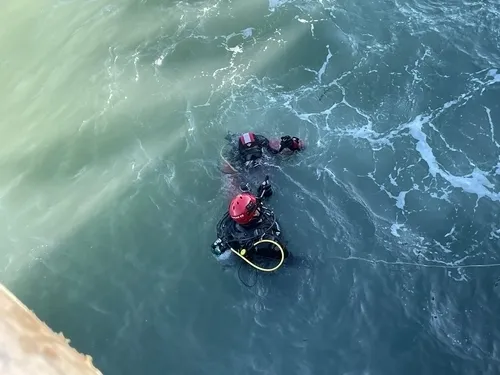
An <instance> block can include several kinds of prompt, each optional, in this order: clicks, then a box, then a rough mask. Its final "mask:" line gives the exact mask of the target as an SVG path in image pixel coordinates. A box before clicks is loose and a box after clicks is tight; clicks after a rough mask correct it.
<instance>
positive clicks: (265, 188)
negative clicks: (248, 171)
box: [257, 176, 273, 198]
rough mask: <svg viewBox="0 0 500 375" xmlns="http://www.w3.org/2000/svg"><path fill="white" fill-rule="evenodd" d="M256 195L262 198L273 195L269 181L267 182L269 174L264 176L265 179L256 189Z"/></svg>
mask: <svg viewBox="0 0 500 375" xmlns="http://www.w3.org/2000/svg"><path fill="white" fill-rule="evenodd" d="M257 195H258V196H259V197H262V198H269V197H270V196H271V195H273V188H272V187H271V183H270V182H269V176H266V179H265V180H264V182H263V183H261V184H260V185H259V188H258V189H257Z"/></svg>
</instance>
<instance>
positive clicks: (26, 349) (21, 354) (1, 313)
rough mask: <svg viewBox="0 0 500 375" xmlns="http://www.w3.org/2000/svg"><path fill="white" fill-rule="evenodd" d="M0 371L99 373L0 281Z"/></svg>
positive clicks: (18, 374)
mask: <svg viewBox="0 0 500 375" xmlns="http://www.w3.org/2000/svg"><path fill="white" fill-rule="evenodd" d="M0 374H2V375H28V374H29V375H61V374H64V375H102V373H101V372H100V371H99V370H98V369H96V368H95V367H94V366H93V364H92V358H91V357H90V356H87V355H83V354H81V353H79V352H78V351H76V350H75V349H73V348H72V347H71V346H70V345H69V340H67V339H66V338H64V336H63V335H62V334H56V333H54V332H53V331H52V330H51V329H50V328H49V327H48V326H47V325H46V324H45V323H43V322H42V321H41V320H40V319H38V318H37V317H36V315H35V314H34V313H33V312H32V311H31V310H29V309H28V308H27V307H26V306H25V305H24V304H23V303H22V302H21V301H19V300H18V299H17V298H16V297H15V296H14V295H13V294H12V293H11V292H10V291H9V290H8V289H7V288H5V287H4V286H3V285H2V284H0Z"/></svg>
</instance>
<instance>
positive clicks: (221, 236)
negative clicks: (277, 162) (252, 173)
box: [212, 176, 288, 262]
mask: <svg viewBox="0 0 500 375" xmlns="http://www.w3.org/2000/svg"><path fill="white" fill-rule="evenodd" d="M241 190H242V191H241V193H240V194H238V195H236V196H235V197H234V198H233V199H232V200H231V203H230V204H229V207H228V210H227V212H226V213H225V214H224V216H223V217H222V218H221V219H220V220H219V222H218V224H217V240H216V241H215V242H214V243H213V244H212V253H213V254H214V255H215V256H216V257H217V258H224V257H225V256H227V255H229V254H230V253H231V252H233V251H235V252H237V253H238V254H239V255H240V256H243V257H245V258H246V259H248V260H250V261H251V262H253V261H254V260H255V259H256V258H258V257H262V258H267V259H278V260H281V259H282V258H287V257H288V251H287V250H286V248H285V246H284V244H283V243H282V239H281V229H280V226H279V224H278V222H277V221H276V217H275V215H274V212H273V211H272V210H271V209H270V208H268V207H266V206H265V205H264V204H263V200H264V199H265V198H268V197H270V196H271V195H272V187H271V184H270V183H269V177H268V176H266V179H265V180H264V182H263V183H262V184H260V186H259V188H258V191H257V196H255V195H253V194H252V193H251V192H250V191H249V189H248V187H247V186H245V185H243V186H242V187H241ZM261 240H269V241H264V242H260V243H259V241H261ZM276 244H278V245H279V247H281V249H282V250H283V253H284V254H282V253H281V250H280V249H279V248H278V246H276ZM227 252H229V254H227Z"/></svg>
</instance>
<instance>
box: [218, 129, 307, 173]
mask: <svg viewBox="0 0 500 375" xmlns="http://www.w3.org/2000/svg"><path fill="white" fill-rule="evenodd" d="M235 138H236V135H234V134H231V133H228V135H227V136H226V140H228V141H229V142H230V143H231V146H232V148H231V150H230V151H229V153H228V155H227V158H224V157H223V158H224V161H225V162H226V165H225V166H224V168H223V171H224V172H225V173H237V172H241V171H243V170H249V169H251V168H254V167H256V166H258V165H260V164H261V160H262V157H263V156H264V153H263V150H264V149H265V150H266V151H267V152H269V153H270V154H272V155H276V154H280V153H283V151H287V152H289V153H290V152H291V153H294V152H296V151H301V150H303V149H304V142H303V141H302V140H301V139H299V138H298V137H291V136H289V135H285V136H283V137H281V140H280V142H279V144H278V141H277V140H272V141H270V140H269V139H268V138H266V137H265V136H263V135H260V134H255V133H253V132H247V133H243V134H241V135H240V136H238V138H237V139H238V141H237V145H236V144H235V143H236V142H235V141H236V139H235Z"/></svg>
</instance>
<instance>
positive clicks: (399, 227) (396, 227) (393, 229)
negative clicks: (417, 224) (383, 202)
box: [391, 223, 405, 237]
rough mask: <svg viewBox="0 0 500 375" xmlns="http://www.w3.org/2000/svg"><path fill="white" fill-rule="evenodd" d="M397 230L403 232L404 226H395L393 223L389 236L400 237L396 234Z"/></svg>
mask: <svg viewBox="0 0 500 375" xmlns="http://www.w3.org/2000/svg"><path fill="white" fill-rule="evenodd" d="M398 230H405V229H404V224H397V223H394V224H392V225H391V234H392V235H393V236H395V237H401V236H400V235H399V233H398Z"/></svg>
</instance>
